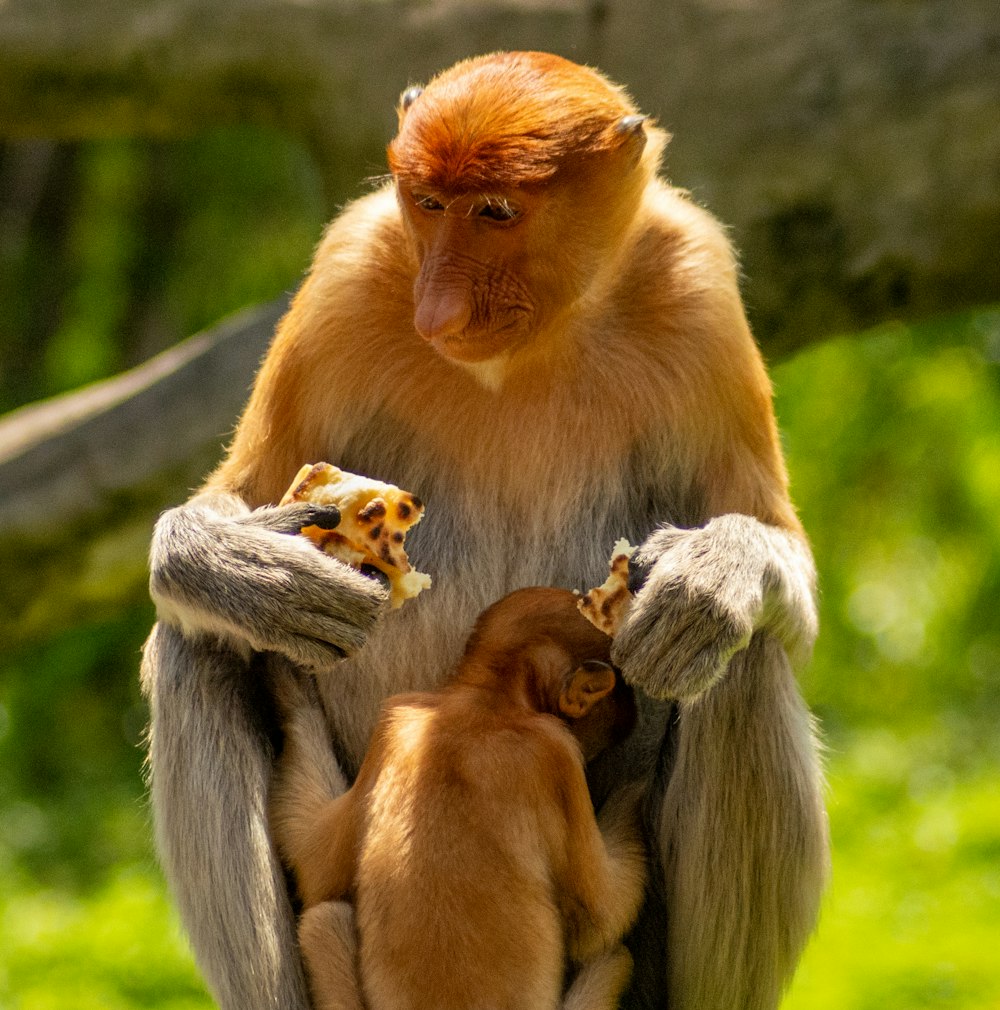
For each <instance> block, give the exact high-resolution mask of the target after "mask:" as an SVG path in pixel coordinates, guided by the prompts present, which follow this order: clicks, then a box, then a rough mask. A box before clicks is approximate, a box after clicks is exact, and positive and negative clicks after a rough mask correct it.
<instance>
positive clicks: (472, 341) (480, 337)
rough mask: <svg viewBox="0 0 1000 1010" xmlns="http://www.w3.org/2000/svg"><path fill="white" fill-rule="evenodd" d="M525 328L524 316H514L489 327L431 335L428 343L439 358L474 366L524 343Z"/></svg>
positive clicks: (467, 328) (505, 354)
mask: <svg viewBox="0 0 1000 1010" xmlns="http://www.w3.org/2000/svg"><path fill="white" fill-rule="evenodd" d="M527 330H528V327H527V324H526V321H525V320H524V319H521V318H514V319H511V320H510V321H509V322H506V323H504V324H503V325H501V326H493V327H490V328H489V329H477V328H473V327H466V328H465V329H464V330H462V331H461V332H459V333H450V334H447V335H442V336H440V337H432V338H431V340H430V344H431V346H432V347H433V348H434V350H435V351H437V352H438V354H440V355H441V356H442V357H443V358H448V359H449V360H450V361H455V362H459V363H461V364H469V365H477V364H482V363H484V362H487V361H492V360H493V359H495V358H499V357H507V356H509V355H510V354H512V353H513V352H514V351H516V350H517V349H518V348H519V347H520V346H521V345H522V344H524V342H525V337H526V334H527Z"/></svg>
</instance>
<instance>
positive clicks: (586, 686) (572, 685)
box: [559, 659, 615, 719]
mask: <svg viewBox="0 0 1000 1010" xmlns="http://www.w3.org/2000/svg"><path fill="white" fill-rule="evenodd" d="M614 686H615V671H614V670H613V669H612V668H611V667H610V666H608V664H607V663H602V662H601V661H600V660H599V659H588V660H587V661H586V662H585V663H583V664H582V665H581V666H578V667H577V668H576V669H575V670H574V671H573V672H572V673H571V674H570V675H569V676H568V677H567V678H566V683H565V684H564V685H563V689H562V692H561V693H560V695H559V711H560V712H562V714H563V715H565V716H566V717H567V718H569V719H582V718H583V717H584V716H585V715H586V714H587V713H588V712H589V711H590V710H591V709H592V708H593V707H594V705H596V704H597V702H599V701H600V700H601V699H602V698H606V697H607V696H608V695H609V694H611V692H612V691H613V690H614Z"/></svg>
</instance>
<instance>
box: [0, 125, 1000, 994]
mask: <svg viewBox="0 0 1000 1010" xmlns="http://www.w3.org/2000/svg"><path fill="white" fill-rule="evenodd" d="M71 153H72V157H70V156H69V155H67V154H66V153H65V152H63V153H59V152H54V153H53V154H52V161H51V165H58V164H62V163H63V161H67V160H68V161H69V162H72V163H74V165H75V167H74V168H73V170H72V172H70V173H69V175H68V176H67V177H66V178H67V179H71V180H72V182H66V185H70V186H71V190H72V199H69V198H66V199H65V200H64V201H63V205H60V206H59V207H58V208H57V209H56V210H52V209H49V210H47V211H46V212H45V214H42V215H36V216H35V217H34V218H33V219H32V221H31V222H28V223H27V224H25V226H24V228H23V229H22V233H21V237H22V239H23V242H22V245H21V247H20V249H21V255H20V258H18V257H13V256H11V255H10V250H9V247H10V243H9V242H8V249H7V253H6V255H8V261H7V262H8V263H13V264H14V265H15V266H16V269H17V270H24V271H28V270H29V266H27V265H25V264H26V263H30V262H35V263H36V264H37V263H38V262H40V261H42V260H44V259H45V255H43V250H44V249H46V248H47V249H48V250H49V253H48V257H49V259H50V260H51V261H52V263H53V269H54V270H55V271H57V272H58V273H59V276H60V278H61V283H60V284H57V285H55V286H54V287H53V289H52V291H50V292H49V295H50V297H49V300H48V301H45V302H44V303H41V304H42V306H43V308H44V311H42V310H41V309H39V310H38V312H36V313H35V315H31V313H30V308H31V306H30V305H29V304H27V303H26V302H25V303H22V302H23V300H24V299H27V298H28V295H26V294H24V292H20V293H12V290H11V287H10V285H9V281H8V280H7V279H5V280H4V281H3V282H0V306H5V305H10V306H11V308H10V311H9V312H7V313H4V312H0V346H3V347H4V349H5V356H4V357H5V360H4V364H3V366H2V367H3V369H4V370H3V372H2V373H0V403H6V404H7V405H8V406H10V405H13V404H14V403H17V402H21V401H22V400H24V399H27V398H30V397H34V396H39V395H43V394H45V393H50V392H54V391H56V390H58V389H61V388H66V387H68V386H71V385H73V384H75V383H78V382H81V381H86V380H88V379H91V378H95V377H97V376H99V375H102V374H104V373H105V372H107V371H109V370H110V371H113V370H114V369H116V368H119V367H122V366H123V365H124V364H128V363H131V361H132V360H135V359H136V358H137V356H139V355H140V349H141V351H142V353H148V352H149V351H151V350H155V349H158V347H159V346H161V345H162V344H164V343H169V342H171V341H172V340H174V339H177V338H179V337H181V336H184V335H186V334H187V333H188V332H190V331H191V330H193V329H195V328H197V327H198V326H201V325H204V324H206V323H208V322H211V321H213V320H214V319H215V318H217V317H218V316H219V315H221V314H223V313H224V312H227V311H230V310H232V309H235V308H238V307H239V306H240V305H242V304H244V303H245V302H251V301H257V300H260V299H263V298H269V297H272V296H273V295H275V294H277V293H278V292H280V291H281V290H282V289H284V288H289V287H292V286H294V284H295V283H296V280H297V277H298V275H299V274H300V273H301V271H302V269H303V268H304V266H305V265H306V262H307V259H308V254H309V251H310V248H311V246H312V244H313V242H314V241H315V240H316V238H317V237H318V234H319V228H320V222H321V217H322V214H321V208H320V195H319V189H318V186H317V184H316V180H315V178H314V176H312V175H311V174H310V170H309V169H308V166H307V165H306V164H305V163H304V159H303V156H302V154H301V152H298V151H296V150H294V149H292V148H290V147H289V146H288V145H287V144H285V143H284V142H282V141H281V140H280V139H278V138H275V137H271V136H269V135H266V134H260V133H257V132H245V131H240V130H234V131H226V132H224V133H221V134H216V135H213V136H211V137H207V138H201V139H199V140H192V141H190V142H188V143H186V144H181V145H170V146H166V145H163V146H158V145H139V144H133V143H126V142H115V143H106V144H98V145H82V146H81V147H79V148H76V149H74V151H73V152H71ZM8 154H9V152H8ZM61 159H62V160H61ZM8 167H9V165H8ZM3 169H4V153H3V152H2V151H0V177H2V173H3ZM52 170H53V171H54V169H52ZM64 170H66V171H68V169H65V165H64ZM74 187H75V188H74ZM0 203H2V197H0ZM46 206H48V204H46ZM0 209H2V208H0ZM46 215H48V217H49V218H50V219H54V218H57V217H59V218H60V220H61V225H60V226H59V227H55V226H54V225H52V220H50V221H49V225H50V226H51V228H50V231H51V234H50V235H49V239H51V238H52V235H57V236H58V241H54V242H53V241H49V242H48V245H47V246H46V244H45V242H43V241H42V232H43V231H44V230H45V229H44V228H42V225H41V223H40V222H41V219H42V218H44V217H46ZM33 243H36V244H37V248H35V246H34V245H33ZM5 277H6V275H5ZM47 283H50V284H54V282H53V281H52V280H51V278H50V279H49V281H48V282H47ZM5 285H6V286H5ZM33 290H35V289H33ZM34 297H36V298H38V297H41V296H40V295H39V294H38V291H37V290H35V295H34ZM19 299H20V300H19ZM37 304H39V303H36V305H37ZM49 310H51V311H49ZM29 316H30V317H31V319H32V324H31V325H32V326H33V327H34V329H32V330H31V332H32V333H33V334H34V336H33V337H32V340H31V341H30V346H26V345H25V344H24V341H23V340H22V339H21V335H20V334H19V333H16V332H15V330H16V329H17V327H18V326H20V325H21V323H19V322H18V320H22V321H23V320H25V319H28V318H29ZM29 329H31V327H29ZM8 348H12V349H13V350H12V353H13V354H14V359H13V361H12V360H11V359H10V357H8V355H7V350H8ZM18 355H20V358H18V357H17V356H18ZM19 360H20V361H21V362H22V364H24V365H25V366H26V367H27V365H28V364H30V365H31V367H30V368H27V371H25V372H24V373H23V374H20V373H18V372H17V369H16V367H15V366H16V365H17V362H18V361H19ZM998 361H1000V310H997V309H983V310H982V311H979V312H973V313H969V314H967V315H964V316H962V317H959V318H951V319H944V320H935V321H931V322H928V323H926V324H923V325H920V326H912V327H904V326H899V325H887V326H885V327H883V328H881V329H879V330H877V331H875V332H871V333H866V334H862V335H859V336H857V337H844V338H841V339H836V340H831V341H828V342H826V343H824V344H822V345H819V346H817V347H815V348H813V349H810V350H808V351H806V352H804V353H802V354H800V355H799V356H798V357H796V358H795V359H794V360H791V361H787V362H784V363H782V364H780V365H779V366H778V367H776V368H775V369H774V379H775V389H776V397H777V407H778V414H779V420H780V423H781V426H782V431H783V436H784V439H785V443H786V448H787V453H788V462H789V470H790V473H791V476H792V487H793V494H794V497H795V499H796V501H797V503H798V504H799V506H800V510H801V513H802V517H803V520H804V522H805V525H806V527H807V529H808V530H809V532H810V535H811V536H812V539H813V543H814V547H815V552H816V558H817V563H818V566H819V571H820V583H821V594H822V595H821V609H822V633H821V636H820V641H819V643H818V646H817V650H816V655H815V658H814V660H813V662H812V664H811V665H810V667H809V668H808V670H807V671H806V672H805V674H804V676H803V689H804V691H805V693H806V696H807V698H808V699H809V701H810V703H811V704H812V705H813V707H814V709H815V710H816V712H817V714H818V716H819V718H820V720H821V722H822V725H823V727H824V732H825V736H826V738H827V741H828V755H827V759H828V768H829V805H830V814H831V824H832V835H833V844H834V867H833V881H832V885H831V888H830V891H829V893H828V896H827V899H826V901H825V904H824V912H823V917H822V921H821V924H820V928H819V931H818V933H817V936H816V938H815V939H814V941H813V942H812V944H811V946H810V948H809V950H808V951H807V954H806V956H805V959H804V961H803V964H802V967H801V970H800V972H799V974H798V976H797V978H796V980H795V983H794V985H793V987H792V991H791V993H790V995H789V998H788V1000H787V1003H786V1007H788V1008H789V1010H807V1008H808V1010H827V1008H829V1010H834V1008H837V1010H923V1008H930V1007H948V1008H954V1010H985V1008H988V1007H996V1006H1000V968H998V967H997V958H996V954H995V942H996V929H997V925H998V923H1000V799H998V794H997V790H996V782H997V774H998V771H1000V737H998V734H997V733H996V725H997V716H998V709H1000V690H998V687H1000V618H998V615H997V606H996V600H997V596H998V588H1000V586H998V584H1000V509H998V507H997V503H998V501H1000V373H998ZM151 620H152V614H151V610H150V608H149V606H148V604H147V603H146V602H145V601H136V604H135V607H134V608H133V609H132V610H130V611H129V612H128V613H126V614H123V615H122V616H121V619H120V620H119V621H116V622H114V623H112V624H102V625H99V626H93V627H87V628H80V629H76V630H74V631H72V632H69V633H66V634H63V635H60V636H58V637H57V638H55V639H53V640H51V641H49V642H46V643H44V644H43V645H42V646H41V647H40V648H36V649H33V650H30V651H28V650H25V651H23V652H21V653H19V654H16V655H7V656H4V657H2V659H0V1006H2V1007H4V1008H9V1010H91V1008H94V1010H97V1008H100V1010H140V1008H154V1007H155V1008H158V1010H208V1008H209V1007H210V1006H211V1003H210V1001H209V1000H208V998H207V996H206V995H205V993H204V989H203V987H202V986H201V983H200V982H199V980H198V976H197V972H196V971H195V969H194V967H193V964H192V962H191V959H190V955H189V953H188V951H187V948H186V945H185V943H184V941H183V939H182V937H181V935H180V931H179V929H178V927H177V924H176V920H175V918H174V916H173V913H172V911H171V910H170V905H169V901H168V899H167V897H166V894H165V889H164V885H163V883H162V880H161V877H160V875H159V873H158V871H157V869H156V866H155V862H154V860H153V857H152V853H151V841H150V835H151V831H150V825H149V818H148V813H147V810H146V807H145V801H144V797H143V783H142V750H141V735H142V728H143V725H144V722H145V712H144V709H143V706H142V702H141V699H140V697H139V693H138V687H137V683H136V673H137V668H138V653H139V649H140V647H141V643H142V640H143V637H144V635H145V633H146V630H147V629H148V627H149V624H150V623H151Z"/></svg>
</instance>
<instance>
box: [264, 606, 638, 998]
mask: <svg viewBox="0 0 1000 1010" xmlns="http://www.w3.org/2000/svg"><path fill="white" fill-rule="evenodd" d="M576 600H577V597H575V596H574V595H573V594H572V593H571V592H569V591H567V590H562V589H547V588H532V589H521V590H517V591H516V592H514V593H511V594H510V595H508V596H505V597H504V598H503V599H501V600H500V601H499V602H497V603H495V604H493V606H491V607H490V608H489V609H487V610H486V611H485V612H484V613H483V614H482V615H481V616H480V618H479V620H478V621H477V623H476V625H475V628H474V629H473V632H472V635H471V637H470V638H469V641H468V644H467V646H466V650H465V654H464V656H463V658H462V659H461V661H460V663H459V666H458V669H457V671H456V673H455V674H454V676H453V677H452V678H451V679H450V680H449V681H448V682H447V683H446V684H445V685H444V686H443V687H442V688H440V689H439V690H437V691H433V692H426V693H421V694H408V695H397V696H395V697H392V698H389V699H388V701H387V702H386V703H385V706H384V708H383V711H382V716H381V718H380V720H379V722H378V724H377V726H376V728H375V731H374V733H373V736H372V740H371V743H370V745H369V749H368V753H367V754H366V756H365V759H364V762H363V763H362V766H361V769H360V772H359V773H358V777H357V780H356V781H355V783H354V785H353V786H352V787H351V788H350V789H348V790H347V791H346V792H343V793H342V794H341V795H339V796H337V797H336V798H332V793H333V791H334V790H333V789H332V788H331V785H330V783H331V775H334V776H335V775H336V772H335V770H334V769H333V766H332V764H331V762H332V758H330V757H329V756H327V755H326V754H324V753H323V752H322V749H321V746H320V744H319V743H318V742H317V737H316V735H315V730H316V729H317V728H322V727H323V725H324V724H322V722H320V723H316V722H315V720H316V719H317V718H321V717H318V716H317V713H316V707H315V705H314V704H313V702H312V701H311V699H310V697H309V695H308V693H307V691H306V685H305V683H304V682H303V681H301V680H299V679H297V677H298V676H299V675H296V674H295V673H294V671H291V670H290V669H283V668H280V667H279V672H278V674H277V679H276V691H277V694H278V702H279V708H280V709H281V712H282V716H283V721H284V729H285V745H284V748H283V750H282V753H281V757H280V758H279V761H278V765H277V769H276V773H275V781H274V786H273V791H272V798H271V826H272V830H273V832H274V836H275V841H276V844H277V846H278V850H279V852H280V853H281V854H282V856H283V858H284V859H285V861H286V862H287V864H288V865H289V866H290V867H291V869H292V870H293V871H294V874H295V879H296V882H297V885H298V890H299V894H300V896H301V899H302V902H303V909H304V910H303V916H302V919H301V920H300V924H299V940H300V945H301V949H302V955H303V960H304V963H305V966H306V971H307V974H308V976H309V981H310V986H311V988H312V992H313V1000H314V1003H315V1005H316V1007H317V1008H318V1010H334V1008H336V1010H346V1008H357V1007H361V1006H362V1005H365V1006H367V1007H368V1010H431V1008H433V1010H468V1008H469V1007H482V1008H489V1010H523V1008H525V1007H530V1008H532V1010H549V1008H552V1010H555V1008H557V1007H560V1006H565V1007H566V1008H572V1010H611V1008H613V1007H616V1006H617V1004H618V999H619V997H620V995H621V992H622V991H623V989H624V987H625V986H626V984H627V983H628V979H629V976H630V973H631V967H632V964H631V958H630V956H629V954H628V952H627V951H626V950H625V948H624V946H623V945H622V944H621V938H622V935H623V934H624V933H625V931H626V930H627V929H628V928H629V926H630V925H631V924H632V922H633V921H634V919H635V917H636V915H637V914H638V910H639V906H640V904H641V901H642V896H643V888H644V884H645V879H646V874H645V853H644V848H643V844H642V841H641V836H640V830H639V824H638V814H637V807H638V799H639V794H638V789H637V787H631V788H627V789H625V790H623V791H622V792H620V793H619V794H617V795H616V796H613V797H612V798H611V799H610V800H609V801H608V802H607V803H606V804H605V805H604V807H603V809H602V810H601V814H600V818H599V823H598V819H597V818H595V815H594V811H593V807H592V805H591V801H590V796H589V794H588V791H587V783H586V779H585V776H584V765H585V762H586V761H588V760H590V759H591V758H593V757H594V756H595V755H596V754H597V753H599V752H600V751H601V750H603V749H604V748H606V747H608V746H610V745H612V744H614V743H617V742H619V741H621V740H623V739H624V738H625V737H626V736H627V735H628V734H629V733H630V732H631V730H632V728H633V726H634V723H635V717H636V709H635V700H634V698H633V696H632V692H631V689H630V688H629V687H628V686H627V685H626V684H625V683H624V682H623V681H622V679H621V677H620V676H619V675H618V674H617V673H616V671H615V670H614V669H613V668H612V666H611V660H610V648H611V639H610V638H608V636H606V635H605V634H603V633H602V632H600V631H598V630H597V629H596V628H594V627H593V626H592V625H591V624H590V623H589V622H588V621H587V620H586V619H585V618H583V617H582V616H581V615H580V613H579V611H578V610H577V607H576ZM318 739H319V740H322V739H324V737H323V735H322V734H321V735H320V736H319V737H318ZM342 899H347V900H349V901H350V902H351V903H352V904H353V907H354V916H355V917H356V927H357V936H358V938H359V940H358V943H359V947H358V949H357V952H356V954H357V959H356V961H355V950H354V935H355V930H354V924H353V923H352V916H351V911H350V906H348V905H346V904H345V903H344V901H343V900H342ZM356 964H357V966H358V968H356V967H355V965H356ZM567 965H569V966H570V971H571V974H572V981H571V982H570V984H569V988H568V990H567V989H566V974H567ZM358 970H359V972H360V992H359V985H358V982H357V981H356V980H355V978H353V977H352V976H354V975H355V972H356V971H358ZM361 993H363V998H364V1004H362V1001H361V995H360V994H361Z"/></svg>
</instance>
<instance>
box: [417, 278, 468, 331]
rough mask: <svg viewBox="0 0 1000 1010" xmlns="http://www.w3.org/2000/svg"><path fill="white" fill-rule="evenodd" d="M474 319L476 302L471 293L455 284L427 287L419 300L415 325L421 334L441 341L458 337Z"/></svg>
mask: <svg viewBox="0 0 1000 1010" xmlns="http://www.w3.org/2000/svg"><path fill="white" fill-rule="evenodd" d="M471 318H472V305H471V303H470V301H469V298H468V296H467V294H466V293H465V292H463V291H460V290H456V289H455V288H451V287H442V288H436V289H435V288H430V289H428V290H425V291H424V293H423V296H422V297H421V298H420V300H419V301H418V302H417V307H416V311H415V312H414V314H413V325H414V326H415V327H416V329H417V333H419V334H420V336H422V337H423V338H424V340H429V341H430V342H431V343H432V344H437V343H439V342H440V341H442V340H447V339H448V338H449V337H455V336H458V334H460V333H461V332H462V331H463V330H464V329H465V328H466V327H467V326H468V325H469V320H470V319H471Z"/></svg>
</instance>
